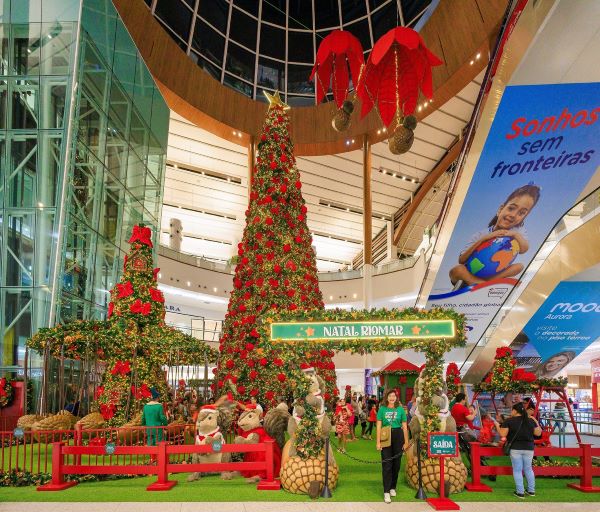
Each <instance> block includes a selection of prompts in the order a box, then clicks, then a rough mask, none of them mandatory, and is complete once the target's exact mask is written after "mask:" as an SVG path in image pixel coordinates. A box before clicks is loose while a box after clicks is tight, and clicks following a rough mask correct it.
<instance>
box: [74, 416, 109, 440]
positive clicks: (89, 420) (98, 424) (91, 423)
mask: <svg viewBox="0 0 600 512" xmlns="http://www.w3.org/2000/svg"><path fill="white" fill-rule="evenodd" d="M75 425H76V426H77V425H81V428H82V429H83V430H84V431H85V430H96V429H100V428H104V425H105V421H104V418H103V417H102V414H100V413H99V412H91V413H89V414H87V415H86V416H84V417H83V418H81V419H80V420H79V421H78V422H77V423H76V424H75ZM96 434H97V433H96V432H93V433H87V434H86V433H85V432H84V436H95V435H96Z"/></svg>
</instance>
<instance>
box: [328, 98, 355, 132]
mask: <svg viewBox="0 0 600 512" xmlns="http://www.w3.org/2000/svg"><path fill="white" fill-rule="evenodd" d="M352 112H354V103H352V102H351V101H350V100H345V101H344V103H343V104H342V108H338V109H337V111H336V113H335V115H334V116H333V119H332V120H331V126H333V129H334V130H335V131H336V132H343V131H346V130H347V129H348V128H349V127H350V116H351V115H352Z"/></svg>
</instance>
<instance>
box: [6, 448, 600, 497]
mask: <svg viewBox="0 0 600 512" xmlns="http://www.w3.org/2000/svg"><path fill="white" fill-rule="evenodd" d="M348 452H349V454H351V455H353V456H355V457H358V458H361V459H367V460H371V461H378V460H379V453H378V452H377V451H376V450H375V442H374V441H364V440H358V441H355V442H352V443H348ZM405 459H406V458H405V457H402V470H401V473H400V479H399V482H398V489H397V492H398V496H397V497H396V498H394V501H414V496H415V490H414V489H411V488H410V487H408V485H407V484H406V483H405V481H404V462H405ZM336 460H337V461H338V464H339V466H340V480H339V483H338V487H337V489H335V491H333V498H332V501H358V502H361V501H365V502H369V501H382V500H383V494H382V493H383V488H382V484H381V464H363V463H359V462H356V461H353V460H352V459H349V458H348V457H346V456H345V455H343V454H340V453H337V454H336ZM187 476H188V475H187V474H186V473H181V474H177V475H171V476H170V479H171V480H177V481H178V482H179V483H178V484H177V485H176V486H175V487H174V488H173V489H172V490H170V491H161V492H149V491H146V486H147V485H148V484H150V483H152V482H153V481H154V480H155V478H154V477H143V478H131V479H123V480H112V481H107V482H87V483H80V484H79V485H76V486H75V487H71V488H70V489H67V490H65V491H59V492H38V491H36V489H35V487H3V488H0V501H308V500H309V498H308V497H307V496H298V495H293V494H288V493H287V492H285V491H283V490H281V491H257V490H256V485H250V484H247V483H246V482H245V481H244V479H243V478H236V479H234V480H231V481H223V480H221V479H220V477H219V476H216V475H215V476H205V477H202V478H201V479H200V480H198V481H196V482H191V483H188V482H186V478H187ZM574 481H576V480H571V479H562V478H561V479H554V478H537V479H536V493H537V496H536V497H535V498H529V497H528V498H527V499H526V501H537V502H545V501H556V502H598V501H600V494H585V493H582V492H578V491H575V490H573V489H569V488H567V487H566V485H567V483H569V482H574ZM484 482H485V483H486V484H487V485H489V486H490V487H492V489H493V490H494V492H492V493H469V492H466V491H465V492H462V493H460V494H453V495H452V499H453V500H455V501H458V502H460V501H482V502H485V501H508V502H510V501H519V500H518V499H517V498H515V497H513V496H512V492H513V490H514V482H513V479H512V476H499V477H498V479H497V481H496V482H489V481H488V480H484ZM594 483H595V485H598V486H600V478H595V479H594Z"/></svg>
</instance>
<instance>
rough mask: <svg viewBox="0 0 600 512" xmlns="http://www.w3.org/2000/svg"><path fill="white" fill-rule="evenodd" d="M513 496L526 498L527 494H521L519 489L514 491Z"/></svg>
mask: <svg viewBox="0 0 600 512" xmlns="http://www.w3.org/2000/svg"><path fill="white" fill-rule="evenodd" d="M513 496H516V497H517V498H521V499H525V495H524V494H519V493H518V492H517V491H515V492H513Z"/></svg>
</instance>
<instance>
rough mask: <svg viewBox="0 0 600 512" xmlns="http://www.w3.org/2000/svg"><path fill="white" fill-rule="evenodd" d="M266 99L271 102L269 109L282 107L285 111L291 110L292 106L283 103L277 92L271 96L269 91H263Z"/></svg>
mask: <svg viewBox="0 0 600 512" xmlns="http://www.w3.org/2000/svg"><path fill="white" fill-rule="evenodd" d="M263 94H264V95H265V97H266V98H267V99H268V100H269V108H271V107H275V106H280V107H282V108H283V110H289V109H290V106H289V105H287V104H286V103H284V102H283V101H281V97H280V96H279V91H275V94H269V93H268V92H267V91H263Z"/></svg>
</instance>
